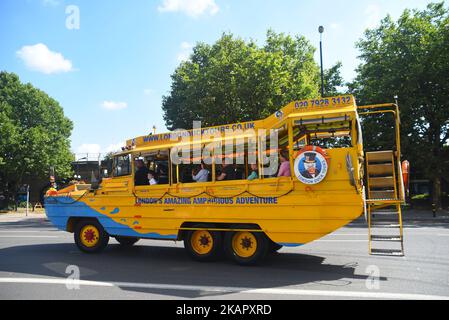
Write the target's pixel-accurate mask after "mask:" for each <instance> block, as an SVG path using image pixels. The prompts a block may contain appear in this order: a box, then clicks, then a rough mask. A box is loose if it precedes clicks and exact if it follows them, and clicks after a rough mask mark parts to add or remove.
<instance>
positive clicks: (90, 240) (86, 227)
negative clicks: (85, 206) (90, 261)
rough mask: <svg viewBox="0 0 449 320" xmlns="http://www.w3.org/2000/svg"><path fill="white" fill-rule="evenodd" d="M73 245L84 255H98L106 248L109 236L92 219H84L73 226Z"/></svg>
mask: <svg viewBox="0 0 449 320" xmlns="http://www.w3.org/2000/svg"><path fill="white" fill-rule="evenodd" d="M74 238H75V243H76V245H77V247H78V248H79V249H80V250H81V251H83V252H85V253H98V252H101V251H102V250H103V249H104V248H106V246H107V244H108V242H109V235H108V233H107V232H106V231H105V230H104V228H103V226H102V225H101V224H100V223H99V222H98V221H97V220H93V219H84V220H81V221H79V222H78V223H77V224H76V226H75V232H74Z"/></svg>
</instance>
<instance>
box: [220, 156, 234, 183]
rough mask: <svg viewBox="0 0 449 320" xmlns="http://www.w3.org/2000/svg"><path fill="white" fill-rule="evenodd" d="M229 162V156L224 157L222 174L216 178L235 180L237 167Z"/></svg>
mask: <svg viewBox="0 0 449 320" xmlns="http://www.w3.org/2000/svg"><path fill="white" fill-rule="evenodd" d="M227 162H228V163H227ZM229 162H230V159H229V158H225V159H224V161H223V164H222V169H221V174H220V175H219V176H218V177H217V178H216V180H217V181H224V180H235V169H234V166H233V165H232V164H229Z"/></svg>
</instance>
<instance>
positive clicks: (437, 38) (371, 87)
mask: <svg viewBox="0 0 449 320" xmlns="http://www.w3.org/2000/svg"><path fill="white" fill-rule="evenodd" d="M357 47H358V48H359V49H360V52H361V55H360V59H361V60H362V64H361V65H360V66H359V67H358V69H357V73H358V75H357V78H356V80H355V81H354V82H353V83H352V84H350V85H349V87H350V90H351V92H352V93H353V94H354V95H355V96H356V97H357V98H358V104H359V105H363V104H372V103H383V102H385V101H391V100H393V97H394V96H395V95H398V96H399V105H400V107H401V121H402V123H401V129H402V132H401V141H402V147H403V149H402V151H403V154H404V155H405V157H406V158H408V159H409V160H411V163H412V166H413V167H412V168H413V169H414V171H415V172H416V171H420V172H422V173H424V175H426V176H428V177H430V178H431V179H433V180H434V192H433V193H434V196H435V195H437V196H438V195H439V193H440V191H439V190H438V188H439V187H438V184H439V179H440V177H441V176H442V174H443V169H444V165H443V163H444V162H445V161H447V158H446V159H444V154H447V152H446V153H445V152H444V145H445V144H447V141H448V138H449V133H448V129H449V77H448V75H449V11H448V10H447V9H446V8H445V7H444V3H432V4H429V5H428V6H427V8H426V9H425V10H423V11H418V10H413V11H411V10H405V11H404V13H403V14H402V15H401V17H400V18H399V19H398V21H397V22H395V21H393V20H392V18H391V17H390V16H387V17H386V18H384V19H383V20H382V21H381V24H380V26H379V27H378V28H376V29H372V30H367V31H366V32H365V35H364V38H363V39H361V40H360V41H359V42H358V43H357ZM391 126H392V122H391V121H389V120H387V119H386V117H380V116H373V117H369V118H366V119H365V120H364V127H365V131H366V132H367V133H368V134H365V136H364V138H365V145H366V146H367V147H368V148H369V149H378V148H386V147H388V146H389V144H390V143H389V141H392V139H393V137H392V134H394V131H393V130H391ZM435 183H436V184H437V185H435ZM434 201H438V199H437V200H434Z"/></svg>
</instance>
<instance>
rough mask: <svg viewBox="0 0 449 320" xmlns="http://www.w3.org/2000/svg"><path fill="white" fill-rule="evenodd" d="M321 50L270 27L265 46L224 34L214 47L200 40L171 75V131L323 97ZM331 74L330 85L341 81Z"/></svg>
mask: <svg viewBox="0 0 449 320" xmlns="http://www.w3.org/2000/svg"><path fill="white" fill-rule="evenodd" d="M314 52H315V48H314V47H312V45H311V44H310V43H309V41H308V40H306V39H305V38H304V37H302V36H296V37H291V36H289V35H285V34H283V33H280V34H276V33H275V32H273V31H271V30H269V31H268V32H267V39H266V43H265V45H264V46H262V47H259V46H257V45H256V43H255V42H253V41H247V42H245V41H244V40H242V39H240V38H236V37H235V36H233V35H232V34H223V35H222V37H221V38H220V39H219V40H218V41H217V42H216V43H215V44H213V45H208V44H205V43H198V44H197V45H196V46H195V47H194V49H193V53H192V55H191V57H190V59H189V60H188V61H185V62H182V63H181V64H180V66H179V67H178V68H177V69H176V70H175V72H174V74H173V75H172V76H171V78H172V85H171V91H170V93H169V94H168V95H167V96H164V98H163V103H162V109H163V110H164V119H165V121H166V125H167V127H168V128H169V129H170V130H173V129H177V128H183V129H190V128H191V127H192V122H193V121H194V120H200V121H202V126H203V127H204V126H213V125H219V124H225V123H233V122H239V121H250V120H255V119H261V118H264V117H266V116H268V115H270V114H272V113H274V112H275V111H276V110H278V109H279V108H281V107H283V106H284V105H286V104H287V103H289V102H291V101H293V100H296V99H307V98H311V97H317V96H318V95H319V86H320V80H319V79H320V78H319V68H318V65H317V63H316V62H315V61H314V57H313V55H314ZM339 69H340V66H336V67H334V68H333V70H332V71H329V72H328V77H327V78H326V79H330V80H329V82H328V84H329V86H330V88H333V85H334V84H336V83H337V82H338V81H337V80H338V79H337V78H338V77H337V78H335V72H337V73H338V72H339Z"/></svg>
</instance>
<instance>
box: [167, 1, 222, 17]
mask: <svg viewBox="0 0 449 320" xmlns="http://www.w3.org/2000/svg"><path fill="white" fill-rule="evenodd" d="M158 10H159V11H160V12H177V11H180V12H184V13H186V14H187V15H189V16H191V17H194V18H196V17H198V16H200V15H202V14H205V13H207V14H209V15H211V16H213V15H214V14H216V13H217V12H218V11H219V10H220V8H219V7H218V5H217V4H216V3H215V0H164V1H163V3H162V5H161V6H159V7H158Z"/></svg>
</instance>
